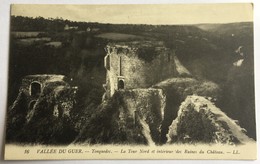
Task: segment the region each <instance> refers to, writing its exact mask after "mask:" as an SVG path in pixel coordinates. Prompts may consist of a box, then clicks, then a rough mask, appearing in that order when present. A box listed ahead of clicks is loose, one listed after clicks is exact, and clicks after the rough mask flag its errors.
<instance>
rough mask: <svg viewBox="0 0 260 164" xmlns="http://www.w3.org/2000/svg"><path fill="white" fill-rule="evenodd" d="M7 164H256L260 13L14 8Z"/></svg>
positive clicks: (219, 8)
mask: <svg viewBox="0 0 260 164" xmlns="http://www.w3.org/2000/svg"><path fill="white" fill-rule="evenodd" d="M10 7H11V16H10V20H11V23H10V51H9V79H8V107H7V109H6V110H7V116H6V117H7V121H6V142H5V160H59V159H63V160H64V159H236V160H245V159H246V160H254V159H256V121H255V87H254V42H253V38H254V31H253V4H251V3H229V4H217V3H216V4H143V5H142V4H124V5H122V4H121V5H119V4H103V5H100V4H99V5H93V4H92V5H90V4H82V5H68V4H66V5H65V4H49V5H47V4H13V5H11V6H10Z"/></svg>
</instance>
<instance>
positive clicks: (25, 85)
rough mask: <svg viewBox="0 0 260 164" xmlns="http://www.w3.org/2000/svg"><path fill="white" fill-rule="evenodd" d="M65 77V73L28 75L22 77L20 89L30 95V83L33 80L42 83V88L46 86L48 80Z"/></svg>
mask: <svg viewBox="0 0 260 164" xmlns="http://www.w3.org/2000/svg"><path fill="white" fill-rule="evenodd" d="M64 79H65V76H63V75H28V76H25V77H24V78H23V79H22V84H21V87H20V91H21V92H23V93H24V94H25V95H26V96H30V90H31V88H30V87H31V86H30V85H31V83H32V82H37V83H39V84H40V85H41V88H44V87H45V85H46V83H48V82H54V81H64Z"/></svg>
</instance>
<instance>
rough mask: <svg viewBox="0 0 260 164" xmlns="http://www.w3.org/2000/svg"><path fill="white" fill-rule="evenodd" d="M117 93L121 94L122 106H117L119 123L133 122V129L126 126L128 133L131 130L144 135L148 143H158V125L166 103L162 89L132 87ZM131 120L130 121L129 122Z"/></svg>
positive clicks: (159, 125)
mask: <svg viewBox="0 0 260 164" xmlns="http://www.w3.org/2000/svg"><path fill="white" fill-rule="evenodd" d="M117 93H118V94H119V95H121V98H122V102H121V106H122V107H123V108H119V119H120V121H121V122H122V125H121V124H119V125H120V126H123V125H125V124H134V127H133V128H134V129H135V130H133V129H131V128H130V127H128V128H127V129H128V131H129V132H127V133H129V135H130V134H131V133H133V132H136V133H139V135H143V136H144V137H145V139H146V142H147V143H148V144H149V145H152V144H158V143H160V131H161V129H160V127H161V123H162V120H163V117H164V111H165V105H166V104H165V103H166V97H165V94H164V92H163V91H162V89H152V88H149V89H132V90H122V91H118V92H117ZM126 120H128V122H126ZM131 120H132V122H129V121H131ZM126 126H127V125H126ZM138 127H140V128H138ZM137 129H139V130H140V131H138V130H137ZM135 135H138V134H135Z"/></svg>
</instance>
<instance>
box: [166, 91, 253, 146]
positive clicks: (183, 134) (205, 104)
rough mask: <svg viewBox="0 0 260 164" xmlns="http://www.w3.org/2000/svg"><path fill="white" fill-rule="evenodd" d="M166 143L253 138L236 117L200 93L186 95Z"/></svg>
mask: <svg viewBox="0 0 260 164" xmlns="http://www.w3.org/2000/svg"><path fill="white" fill-rule="evenodd" d="M167 138H168V143H220V144H230V145H233V144H244V143H247V142H252V141H253V139H251V138H249V137H248V136H247V135H246V134H245V129H243V128H241V127H240V126H239V125H238V124H237V122H236V121H235V120H232V119H231V118H229V117H228V116H227V115H226V114H225V113H223V112H222V111H221V110H220V109H219V108H217V107H216V106H215V105H214V103H212V102H211V101H209V100H208V99H206V98H204V97H201V96H195V95H193V96H188V97H187V98H186V99H185V101H184V102H182V104H181V106H180V108H179V111H178V116H177V118H176V119H175V120H173V122H172V124H171V126H170V128H169V132H168V134H167Z"/></svg>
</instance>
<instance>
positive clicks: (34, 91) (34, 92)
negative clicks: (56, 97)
mask: <svg viewBox="0 0 260 164" xmlns="http://www.w3.org/2000/svg"><path fill="white" fill-rule="evenodd" d="M41 87H42V86H41V84H40V83H38V82H32V83H31V93H30V94H31V96H39V95H40V93H41Z"/></svg>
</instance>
